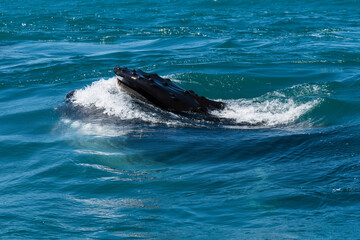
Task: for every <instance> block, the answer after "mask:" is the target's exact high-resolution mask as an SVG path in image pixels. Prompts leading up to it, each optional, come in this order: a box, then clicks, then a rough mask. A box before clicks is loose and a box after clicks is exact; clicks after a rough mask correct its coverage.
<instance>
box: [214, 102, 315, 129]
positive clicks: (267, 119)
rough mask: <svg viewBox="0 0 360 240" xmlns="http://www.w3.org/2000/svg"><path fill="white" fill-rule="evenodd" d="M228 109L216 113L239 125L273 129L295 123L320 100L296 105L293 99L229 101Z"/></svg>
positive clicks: (215, 112)
mask: <svg viewBox="0 0 360 240" xmlns="http://www.w3.org/2000/svg"><path fill="white" fill-rule="evenodd" d="M225 103H226V108H225V109H224V110H221V111H214V112H213V114H214V115H216V116H218V117H221V118H230V119H233V120H235V122H236V123H239V124H244V123H245V124H246V123H248V124H252V125H262V126H266V127H273V126H278V125H286V124H291V123H294V122H295V121H296V120H297V119H298V118H299V117H300V116H302V115H303V114H305V113H306V112H308V111H310V110H311V109H312V108H314V107H315V106H316V105H317V104H318V103H319V100H311V101H308V102H305V103H296V102H295V101H294V100H293V99H287V100H285V101H284V100H281V99H274V100H265V101H256V100H255V99H252V100H244V99H239V100H227V101H225Z"/></svg>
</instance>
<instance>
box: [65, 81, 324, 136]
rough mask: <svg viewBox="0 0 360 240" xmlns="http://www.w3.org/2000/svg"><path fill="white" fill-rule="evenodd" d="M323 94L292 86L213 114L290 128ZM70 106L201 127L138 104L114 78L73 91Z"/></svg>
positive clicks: (239, 101) (240, 101) (308, 86)
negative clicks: (118, 85)
mask: <svg viewBox="0 0 360 240" xmlns="http://www.w3.org/2000/svg"><path fill="white" fill-rule="evenodd" d="M169 76H170V75H169ZM169 76H168V77H169ZM326 92H327V90H326V87H324V86H320V85H316V84H301V85H295V86H292V87H290V88H286V89H282V90H277V91H273V92H269V93H267V94H265V95H262V96H260V97H257V98H253V99H236V100H222V101H224V102H225V103H226V108H225V109H223V110H220V111H213V112H212V114H213V115H214V116H215V117H218V118H221V119H226V120H229V121H232V122H233V123H234V124H239V125H246V124H247V125H252V126H254V125H256V126H261V127H274V126H280V125H289V124H293V123H295V122H296V121H297V120H298V119H299V118H300V117H301V116H302V115H304V114H306V113H308V112H309V111H311V110H312V109H313V108H315V107H316V106H318V105H319V104H320V103H321V101H322V98H321V97H319V95H321V94H324V93H326ZM309 96H312V97H309ZM73 104H74V105H75V106H81V107H84V108H96V109H97V110H100V111H101V112H102V114H105V115H108V116H114V117H116V118H118V119H120V120H131V121H133V120H140V121H143V122H149V123H152V124H166V125H169V126H189V125H190V126H194V125H195V126H198V125H199V124H200V125H201V123H202V122H201V121H199V120H194V119H189V118H186V117H184V116H179V115H177V114H173V113H168V112H165V111H162V110H160V109H158V108H155V107H152V106H150V105H147V104H144V103H139V102H138V101H136V100H134V99H132V98H131V97H130V96H129V95H128V94H126V93H124V92H121V91H119V90H118V88H117V87H116V77H113V78H109V79H101V80H99V81H96V82H93V83H92V84H91V85H89V86H86V87H85V88H83V89H80V90H77V91H75V93H74V99H73ZM76 123H77V122H76V121H75V122H72V123H71V125H74V126H73V127H75V128H80V127H79V126H77V124H76ZM96 128H97V127H96V126H95V128H94V127H91V126H90V125H89V126H87V125H86V124H85V125H84V126H82V127H81V129H82V130H83V131H85V132H86V130H87V129H88V130H89V131H92V130H93V129H96ZM101 132H102V131H101Z"/></svg>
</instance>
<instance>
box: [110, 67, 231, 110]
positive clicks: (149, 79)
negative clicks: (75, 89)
mask: <svg viewBox="0 0 360 240" xmlns="http://www.w3.org/2000/svg"><path fill="white" fill-rule="evenodd" d="M114 72H115V74H116V76H117V86H118V87H119V88H120V89H121V90H124V91H126V92H127V93H129V95H130V96H132V97H134V98H137V99H140V100H142V101H145V102H148V103H150V104H152V105H155V106H157V107H159V108H161V109H163V110H167V111H170V112H176V113H181V112H184V113H186V112H188V113H200V114H207V113H209V111H211V110H220V109H223V108H224V103H222V102H217V101H212V100H210V99H207V98H205V97H200V96H198V95H197V94H196V93H194V92H193V91H191V90H190V91H187V90H185V89H184V88H182V87H180V86H178V85H176V84H174V83H173V82H172V81H171V80H170V79H164V78H162V77H160V76H159V75H157V74H156V73H147V72H143V71H141V70H140V69H138V70H135V69H133V70H131V69H128V68H126V67H115V68H114Z"/></svg>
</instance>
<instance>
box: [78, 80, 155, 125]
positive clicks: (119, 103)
mask: <svg viewBox="0 0 360 240" xmlns="http://www.w3.org/2000/svg"><path fill="white" fill-rule="evenodd" d="M73 103H74V104H76V105H80V106H83V107H96V108H97V109H101V110H103V113H104V114H107V115H113V116H117V117H120V118H121V119H123V120H131V119H142V120H146V121H151V122H156V119H155V118H154V116H152V115H151V114H150V113H148V112H143V111H139V110H137V109H136V107H135V106H134V104H133V102H132V101H131V97H130V96H129V95H127V94H126V93H122V92H120V91H119V90H118V89H117V87H116V77H113V78H110V79H107V80H105V79H101V80H99V81H96V82H93V83H92V84H91V85H89V86H86V87H85V88H83V89H80V90H77V91H75V93H74V101H73Z"/></svg>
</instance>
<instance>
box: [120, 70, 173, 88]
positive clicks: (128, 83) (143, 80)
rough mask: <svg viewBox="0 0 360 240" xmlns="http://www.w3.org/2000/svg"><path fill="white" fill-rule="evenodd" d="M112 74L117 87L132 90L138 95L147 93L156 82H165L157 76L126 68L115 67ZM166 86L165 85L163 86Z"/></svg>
mask: <svg viewBox="0 0 360 240" xmlns="http://www.w3.org/2000/svg"><path fill="white" fill-rule="evenodd" d="M114 72H115V74H116V76H117V85H118V86H119V87H121V88H125V89H126V90H129V88H130V89H132V90H133V91H136V92H138V93H140V94H141V93H142V92H143V91H148V89H149V88H153V87H154V86H155V85H156V84H155V83H156V82H158V83H159V82H165V81H166V80H165V79H163V78H161V77H159V76H158V75H157V74H151V73H146V72H143V71H141V70H140V69H138V70H135V69H129V68H127V67H115V68H114ZM165 85H166V84H165Z"/></svg>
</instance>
